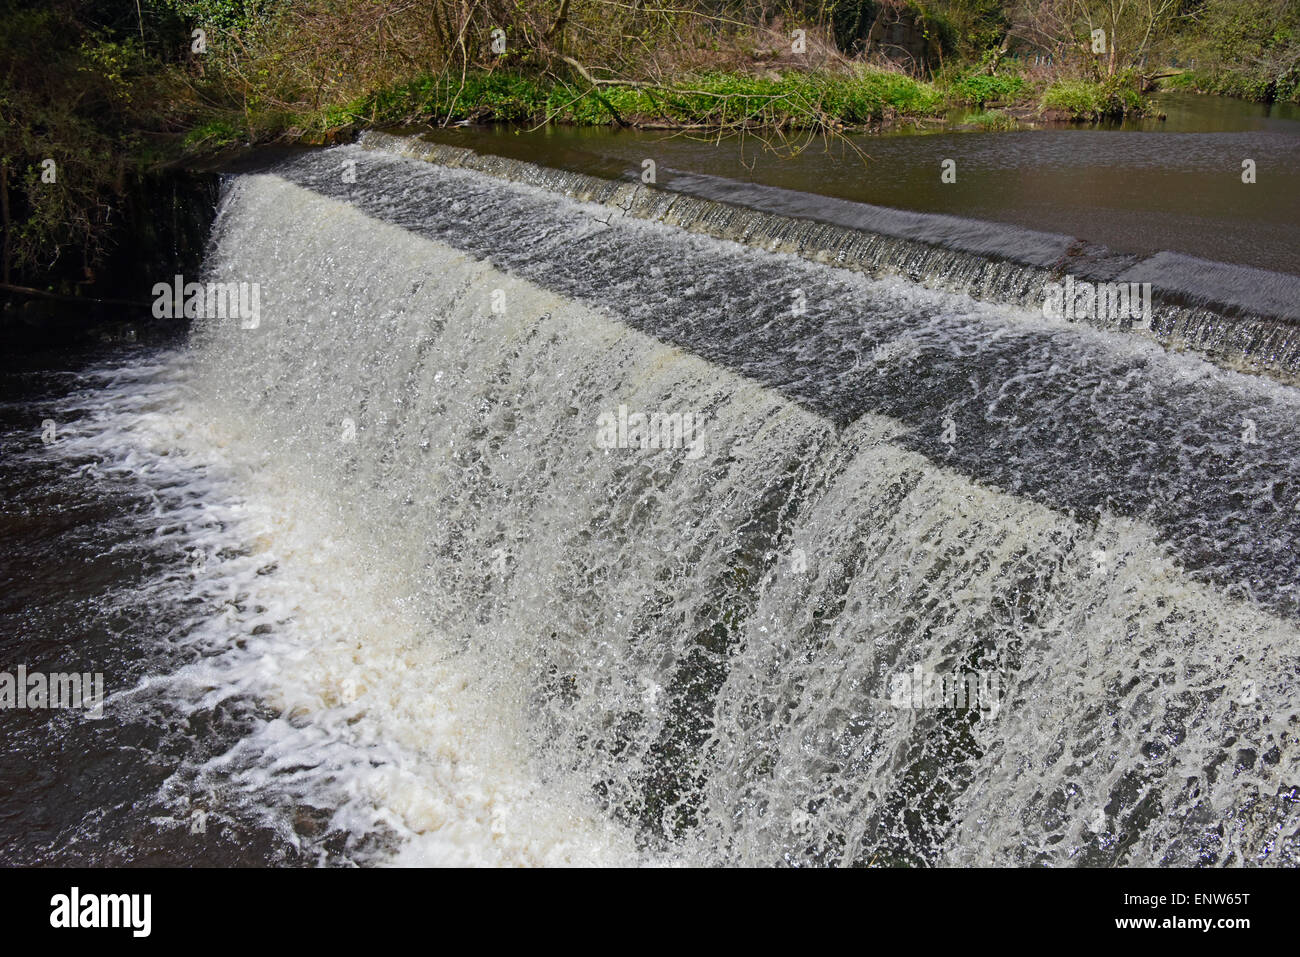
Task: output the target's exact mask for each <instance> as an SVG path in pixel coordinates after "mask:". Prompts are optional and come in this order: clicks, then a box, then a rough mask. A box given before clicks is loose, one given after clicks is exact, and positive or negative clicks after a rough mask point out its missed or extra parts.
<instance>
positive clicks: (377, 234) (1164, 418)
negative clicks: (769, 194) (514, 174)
mask: <svg viewBox="0 0 1300 957" xmlns="http://www.w3.org/2000/svg"><path fill="white" fill-rule="evenodd" d="M347 161H355V162H356V164H357V165H356V169H357V171H358V174H359V175H358V182H357V183H355V184H345V183H343V182H342V181H341V179H340V177H339V170H340V168H341V167H342V166H343V165H344V164H345V163H346V162H347ZM208 268H209V270H210V274H211V276H213V277H216V278H221V279H226V280H242V281H256V282H259V283H261V287H262V320H261V324H260V326H259V327H258V328H256V329H244V328H241V327H240V324H239V323H238V322H234V321H230V320H211V321H201V322H199V323H197V324H196V325H195V328H194V330H193V332H192V335H191V337H190V341H189V342H188V344H186V345H184V346H180V347H175V348H168V349H164V350H161V351H159V352H157V353H138V352H137V353H127V354H124V355H120V356H110V357H107V358H105V357H99V358H97V359H95V360H93V361H91V362H90V363H89V364H88V365H87V366H86V367H85V368H83V369H81V370H79V371H77V372H76V373H75V374H70V375H49V374H45V375H37V376H34V377H33V376H28V377H27V378H20V379H19V380H15V381H18V382H19V384H18V385H17V386H15V387H14V390H13V393H12V395H13V398H12V399H11V401H10V402H9V403H8V405H7V406H6V409H7V412H6V420H5V422H6V428H7V429H8V431H7V432H6V438H5V442H6V450H7V454H6V456H5V459H4V462H5V463H6V464H5V469H6V471H5V472H4V473H3V476H4V479H3V480H4V482H5V488H6V503H8V502H10V501H11V500H12V501H14V502H15V503H16V505H15V507H13V508H9V507H8V506H7V507H6V520H7V521H8V522H12V523H15V527H16V528H17V533H16V535H14V536H10V539H11V543H12V542H16V543H17V545H16V547H12V548H11V546H6V548H7V549H10V550H9V551H7V552H6V560H7V562H8V564H7V569H6V580H7V581H13V582H18V583H19V584H18V585H17V586H14V587H19V588H27V589H29V590H28V591H26V592H21V591H19V592H11V593H10V594H11V596H12V597H10V598H9V599H7V602H6V606H5V607H6V614H7V616H8V617H7V625H6V634H8V635H12V636H15V638H18V640H19V641H20V642H21V644H19V645H17V646H15V647H21V648H22V649H23V653H24V654H28V656H29V658H31V659H32V660H39V661H41V662H42V663H46V667H48V668H50V669H51V670H53V668H54V663H55V662H58V663H61V664H62V663H64V662H67V661H69V660H70V659H69V657H68V656H69V655H74V656H75V655H82V656H84V657H86V658H87V660H90V659H94V660H96V661H102V662H103V663H104V665H105V667H104V670H105V671H106V674H107V677H108V684H109V689H110V692H111V693H112V694H113V697H112V698H111V699H110V702H109V705H108V707H107V709H106V712H107V716H106V718H105V719H104V722H103V723H102V724H100V725H97V726H96V727H94V728H91V727H90V725H89V723H87V722H80V721H78V720H76V718H75V716H62V717H60V718H59V719H57V720H59V721H61V722H62V724H58V725H57V726H55V727H48V726H46V725H44V724H42V721H44V719H36V718H32V717H31V716H29V715H21V716H20V717H19V720H20V721H24V722H27V724H25V725H22V726H21V727H25V728H26V730H25V731H24V732H23V733H24V734H26V735H27V737H26V738H24V737H23V736H22V735H21V734H20V735H19V736H18V737H17V738H15V739H12V743H11V744H7V745H6V748H7V749H9V750H8V751H7V754H13V755H15V756H18V757H20V758H21V759H22V760H23V761H26V762H27V763H28V765H29V766H30V767H32V768H39V766H40V760H41V759H40V758H38V755H39V754H40V753H41V750H40V748H39V743H40V742H41V741H49V740H65V739H66V740H68V741H69V742H70V744H69V747H68V753H69V754H70V755H72V757H69V758H68V759H67V760H68V763H67V764H66V765H58V766H56V767H55V768H53V769H48V768H47V769H46V772H45V773H46V776H45V778H44V779H39V778H38V780H42V781H43V782H44V783H42V784H41V785H39V786H36V787H28V788H26V789H22V790H20V789H19V788H18V785H17V780H16V779H10V784H9V787H10V788H11V789H12V790H11V795H12V798H11V800H9V801H7V802H6V807H7V809H8V810H7V812H6V813H7V815H8V816H7V817H6V819H5V822H4V825H3V829H2V831H0V835H2V836H3V840H4V843H3V844H2V845H0V848H3V853H4V855H5V857H6V859H9V860H49V859H64V860H66V859H78V858H80V857H90V858H93V859H107V858H108V857H109V855H108V854H107V853H106V852H105V851H104V850H103V848H104V847H105V846H112V847H113V848H114V849H115V850H114V853H115V854H117V855H119V857H118V858H116V859H132V860H135V859H146V860H147V859H169V860H175V859H215V860H218V861H231V860H248V859H265V860H280V861H287V862H313V861H323V862H332V863H348V862H361V863H370V862H379V861H396V862H401V863H410V862H435V863H459V862H469V863H501V862H520V863H566V862H594V863H610V862H623V863H648V862H679V861H691V862H706V863H710V862H711V863H743V864H774V863H783V862H784V863H794V864H839V863H873V862H874V863H876V864H977V863H982V864H1026V863H1054V864H1070V863H1083V864H1116V863H1125V864H1157V863H1177V864H1195V863H1207V864H1208V863H1213V864H1242V863H1291V864H1294V863H1295V862H1296V857H1297V844H1296V836H1295V835H1296V828H1297V824H1298V823H1300V809H1298V808H1297V804H1296V800H1297V792H1296V785H1297V782H1296V771H1297V753H1296V747H1297V741H1296V727H1297V719H1298V713H1297V712H1298V706H1300V692H1298V691H1297V688H1296V678H1297V666H1298V664H1300V662H1298V661H1297V655H1296V649H1297V644H1296V639H1297V637H1300V635H1298V633H1297V629H1298V625H1300V594H1298V592H1297V584H1296V582H1297V575H1296V573H1297V561H1300V559H1297V555H1296V549H1295V543H1296V541H1297V537H1298V533H1300V498H1298V496H1300V441H1298V440H1300V434H1298V432H1300V428H1298V423H1300V416H1298V415H1297V411H1300V393H1297V392H1296V391H1295V390H1294V389H1291V388H1289V387H1287V386H1284V385H1281V384H1278V383H1275V382H1272V381H1269V380H1267V379H1262V378H1257V377H1251V376H1245V375H1241V374H1238V373H1235V372H1231V371H1226V370H1224V369H1221V368H1218V367H1216V366H1213V365H1210V364H1208V363H1206V362H1205V361H1203V360H1202V359H1200V358H1198V357H1196V356H1195V355H1191V354H1186V355H1179V354H1173V353H1169V352H1166V351H1165V350H1164V349H1162V348H1161V347H1160V346H1159V345H1157V344H1155V343H1152V342H1150V341H1147V340H1143V339H1138V338H1136V337H1132V336H1119V335H1115V334H1113V333H1108V332H1105V331H1101V330H1096V329H1091V328H1087V327H1080V326H1072V325H1065V324H1060V323H1053V322H1051V321H1049V320H1045V319H1043V318H1042V316H1041V313H1039V312H1037V311H1034V310H1029V309H1026V308H1024V307H1020V306H1016V305H995V304H989V303H978V302H975V301H974V300H971V299H969V298H966V297H964V296H961V295H956V294H952V293H946V292H940V291H935V290H932V289H927V288H923V287H921V286H919V285H916V284H914V283H912V282H909V281H906V280H903V279H897V278H880V279H872V278H868V277H866V276H862V275H858V274H855V273H850V272H847V271H843V270H839V269H835V268H833V267H831V266H829V265H825V264H817V263H810V262H808V261H806V260H803V259H799V258H795V257H792V256H786V255H781V254H775V253H768V252H761V251H756V250H754V249H752V248H746V247H742V246H739V245H735V244H732V243H728V242H724V241H720V240H717V239H713V238H708V237H703V236H699V235H692V234H687V233H684V232H682V231H680V230H675V229H672V228H669V227H666V226H663V225H660V224H657V223H652V222H646V221H641V220H637V219H633V218H627V217H619V216H616V215H612V214H611V210H610V208H609V207H607V206H604V205H594V204H590V205H589V204H583V203H578V202H574V201H572V200H569V199H565V198H563V197H559V196H557V195H555V194H554V193H551V192H548V191H544V190H540V189H536V188H533V187H528V186H523V185H519V184H510V183H504V182H502V181H500V180H497V179H494V178H492V177H488V176H484V175H482V174H479V173H475V172H470V171H465V170H448V169H443V168H440V167H435V166H430V165H427V164H423V163H417V162H413V161H410V160H406V159H401V158H398V157H394V156H385V155H383V154H379V153H374V152H366V151H362V150H360V149H357V148H355V147H346V148H342V149H339V150H334V151H329V152H326V153H322V154H315V155H311V156H305V157H301V158H298V159H295V160H292V161H289V162H287V163H285V164H283V165H282V166H281V167H280V168H279V169H278V170H277V171H276V174H275V175H258V176H244V177H239V178H237V179H235V180H233V181H232V182H231V183H230V184H229V189H228V192H227V195H226V198H225V201H224V204H223V208H222V212H221V216H220V218H219V221H218V226H217V234H216V241H215V245H214V248H213V251H212V254H211V255H210V257H209V261H208ZM796 290H797V291H798V295H795V294H794V292H795V291H796ZM621 406H622V407H626V410H630V411H631V412H636V411H641V412H645V413H647V414H650V413H660V414H672V413H691V414H693V415H695V416H697V417H698V419H697V421H699V422H701V423H702V426H701V428H700V431H699V435H700V436H701V437H702V442H701V443H700V444H699V446H698V448H699V451H698V453H697V454H687V448H686V447H685V445H682V446H681V447H679V448H667V449H659V448H639V447H636V443H635V441H632V442H629V443H616V447H613V448H611V447H608V446H609V444H610V443H608V442H606V441H604V440H603V439H602V438H601V435H602V432H601V425H600V423H601V421H602V420H601V417H602V416H614V417H617V416H618V414H619V409H620V407H621ZM45 417H50V418H53V419H56V420H57V421H58V422H59V424H60V427H59V432H58V438H57V439H56V440H55V441H54V442H52V443H50V444H48V445H46V444H44V443H43V442H42V441H41V437H40V422H41V420H42V419H43V418H45ZM619 445H623V446H628V447H617V446H619ZM9 450H13V452H12V453H10V452H9ZM10 489H12V490H13V491H12V494H11V492H10ZM60 490H61V491H60ZM60 496H62V497H60ZM155 497H156V501H155ZM97 556H104V557H102V558H97ZM97 562H98V563H99V568H100V573H99V574H98V576H97V575H96V574H95V569H96V567H97V566H96V563H97ZM58 576H62V577H58ZM53 580H57V581H62V582H66V583H67V584H66V585H64V586H62V587H63V589H65V590H66V600H63V599H61V600H60V601H58V602H51V601H49V600H48V597H47V596H48V592H49V589H50V585H49V581H53ZM42 596H46V597H42ZM19 636H21V637H20V638H19ZM29 648H33V649H44V650H43V651H41V652H40V655H42V656H43V657H40V656H38V653H37V652H36V651H31V652H29V651H27V649H29ZM78 660H81V659H78ZM33 667H34V665H33ZM69 667H71V665H69ZM917 667H919V668H921V669H922V670H923V671H924V672H926V673H933V674H940V675H952V674H964V673H979V674H981V675H984V676H986V677H992V678H995V679H996V688H997V701H996V707H992V708H990V707H974V708H969V707H968V708H937V707H924V708H913V707H910V706H906V703H905V702H902V703H901V705H902V706H900V701H899V700H898V698H897V696H896V695H894V694H892V693H891V687H892V685H893V683H894V682H895V680H896V679H897V677H898V676H899V675H904V674H911V673H912V672H913V669H915V668H917ZM65 670H66V669H65ZM8 720H9V719H8V716H6V721H8ZM63 736H67V737H66V738H65V737H63ZM78 736H90V737H89V738H86V737H78ZM83 751H85V752H87V753H89V754H91V755H93V756H94V757H93V759H92V760H91V764H92V765H93V766H94V767H96V768H99V770H98V771H96V772H91V773H88V774H87V775H86V777H87V778H88V779H89V780H88V781H87V785H88V786H87V787H85V788H82V789H77V791H76V793H77V795H78V796H77V797H76V798H75V799H72V798H69V799H67V800H66V801H65V802H64V803H63V804H62V805H60V804H58V803H57V802H55V801H54V796H55V795H60V794H64V793H66V792H67V791H68V781H69V780H70V779H72V778H75V777H76V775H77V773H78V765H77V762H78V761H81V760H83V759H82V758H80V757H78V756H79V755H81V754H82V752H83ZM101 756H102V758H101ZM101 760H102V762H103V764H102V767H100V765H99V764H97V763H96V762H100V761H101ZM10 766H13V765H11V764H10V762H8V761H6V767H7V768H8V767H10ZM28 773H29V774H31V773H37V772H36V771H31V770H29V772H28ZM96 782H99V786H98V787H95V786H94V785H95V783H96ZM52 803H53V805H54V806H53V807H50V805H51V804H52ZM47 807H50V809H49V810H48V811H47V810H46V808H47ZM196 808H198V809H201V810H210V811H211V816H210V817H208V818H207V827H208V830H207V832H206V833H207V835H210V837H207V838H202V837H200V836H198V835H194V834H191V833H190V829H189V828H188V827H187V826H186V825H187V822H189V821H191V820H192V816H193V812H194V810H195V809H196ZM77 812H81V817H78V816H77ZM42 814H45V820H46V821H47V823H46V824H45V825H43V826H44V831H41V832H40V834H41V836H40V837H28V836H25V835H27V834H29V833H37V831H36V830H34V829H32V828H30V827H29V826H28V822H32V821H37V820H41V819H42V818H41V815H42ZM96 855H99V857H96Z"/></svg>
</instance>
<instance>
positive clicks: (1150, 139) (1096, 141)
mask: <svg viewBox="0 0 1300 957" xmlns="http://www.w3.org/2000/svg"><path fill="white" fill-rule="evenodd" d="M1159 102H1160V104H1161V109H1163V110H1165V111H1166V113H1167V114H1168V119H1167V120H1166V121H1164V122H1161V121H1159V120H1156V119H1154V118H1151V119H1144V120H1141V121H1138V122H1134V123H1133V124H1129V125H1125V126H1122V127H1120V128H1118V129H1100V128H1096V127H1091V128H1089V127H1065V128H1054V129H1045V130H1023V131H1019V132H1013V133H983V132H969V131H963V132H956V131H948V132H938V133H931V134H928V135H924V136H917V135H903V134H899V135H889V136H851V137H845V138H840V139H832V140H825V139H821V138H813V139H808V138H806V137H805V138H803V139H799V140H795V139H792V140H790V141H789V144H788V145H790V146H796V147H800V149H799V152H798V154H797V155H795V156H791V155H789V151H788V150H785V151H781V152H779V153H774V152H771V151H766V150H765V149H764V147H763V143H762V141H761V140H760V139H758V138H757V137H754V136H746V137H738V136H737V137H729V138H724V139H722V140H720V141H719V140H718V139H716V138H700V139H692V138H689V137H686V136H684V135H677V134H665V133H662V132H653V133H651V132H638V131H634V130H614V129H607V128H604V127H601V128H596V129H591V128H572V127H548V128H542V129H537V130H518V129H514V128H509V127H484V128H463V129H454V130H440V131H437V132H436V133H433V134H430V135H431V136H432V137H433V138H434V139H437V140H439V141H441V142H450V143H454V144H456V145H459V146H467V147H471V148H473V149H478V150H481V151H486V152H494V153H499V154H501V155H505V156H511V157H514V158H517V159H525V160H530V161H534V162H538V163H542V164H545V165H548V166H558V167H562V168H567V169H574V170H580V171H582V172H586V173H593V174H595V175H599V176H613V177H632V176H639V175H640V172H641V163H642V161H643V160H644V159H647V158H651V159H654V160H655V161H656V163H657V164H658V173H659V176H658V181H659V184H660V185H663V186H667V187H668V188H672V186H673V174H674V171H682V172H691V173H708V174H711V175H715V176H722V177H726V178H728V179H734V180H741V181H747V182H755V183H761V184H764V185H768V186H779V187H783V188H785V189H792V190H800V191H803V192H809V193H818V194H821V195H825V196H834V197H838V198H841V199H850V200H855V201H858V202H864V203H873V204H876V205H880V206H891V207H898V208H903V209H916V210H922V211H925V212H939V213H951V214H954V215H958V216H967V217H971V218H975V219H986V220H993V221H995V222H1005V223H1012V224H1015V225H1018V226H1026V227H1029V228H1032V229H1043V230H1050V231H1052V232H1058V233H1065V234H1068V235H1071V236H1078V237H1080V238H1082V239H1087V240H1091V241H1094V242H1100V243H1104V244H1105V245H1107V246H1110V247H1112V248H1114V249H1117V250H1120V251H1122V252H1130V253H1147V252H1152V251H1155V250H1160V249H1171V250H1175V251H1177V252H1183V253H1188V254H1190V255H1193V256H1198V257H1200V258H1203V259H1211V260H1218V261H1222V262H1230V263H1239V264H1243V265H1249V266H1256V267H1259V268H1263V269H1271V270H1275V271H1281V272H1293V273H1300V108H1297V107H1295V106H1292V105H1286V104H1274V105H1273V106H1272V107H1268V106H1264V105H1262V104H1257V103H1246V102H1243V101H1239V100H1232V99H1228V98H1225V97H1198V96H1191V95H1187V94H1180V95H1167V96H1165V97H1162V98H1161V99H1160V101H1159ZM944 159H953V160H955V161H956V163H957V181H956V182H955V183H942V182H941V181H940V177H939V174H940V164H941V162H942V161H943V160H944ZM1243 159H1253V160H1254V161H1255V164H1256V168H1257V181H1256V182H1255V183H1254V184H1250V185H1247V184H1243V183H1242V182H1241V164H1242V160H1243Z"/></svg>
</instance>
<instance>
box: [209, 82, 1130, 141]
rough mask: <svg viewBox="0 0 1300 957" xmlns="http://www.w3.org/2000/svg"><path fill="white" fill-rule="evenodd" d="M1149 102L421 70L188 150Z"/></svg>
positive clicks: (996, 90)
mask: <svg viewBox="0 0 1300 957" xmlns="http://www.w3.org/2000/svg"><path fill="white" fill-rule="evenodd" d="M1146 106H1147V101H1146V98H1145V97H1143V96H1142V95H1141V94H1140V93H1139V92H1138V90H1137V88H1136V86H1135V85H1134V84H1133V82H1132V80H1131V79H1130V78H1124V79H1123V80H1121V81H1118V82H1115V81H1112V82H1107V81H1089V80H1082V79H1075V80H1056V81H1053V80H1050V79H1048V78H1045V77H1040V78H1039V79H1038V80H1037V81H1035V80H1033V79H1030V78H1026V77H1023V76H1020V75H1018V74H1016V73H1014V72H1009V71H1005V70H1004V72H1002V73H1000V74H988V73H981V74H972V73H970V72H958V73H954V74H952V75H950V76H946V77H939V78H937V79H935V80H933V81H925V80H919V79H916V78H913V77H910V76H907V75H906V74H903V73H900V72H898V71H891V70H885V69H873V68H871V67H869V66H865V65H853V66H850V67H848V68H846V69H843V70H837V71H829V70H826V71H807V72H804V71H798V72H796V71H790V72H785V73H779V72H776V71H768V72H767V73H766V74H762V75H755V74H753V73H740V72H732V73H717V72H715V73H700V74H696V75H688V76H683V77H681V78H679V79H678V80H676V81H675V82H673V83H671V84H668V83H649V82H646V83H635V84H632V83H629V84H627V85H614V86H592V85H591V84H589V83H585V82H582V81H581V80H577V81H575V80H572V79H563V78H555V77H545V76H543V77H538V76H530V75H527V74H524V73H520V72H515V71H511V70H508V69H498V70H476V71H470V72H466V73H465V74H463V75H449V74H446V73H443V74H439V75H431V74H424V75H421V76H418V77H415V78H413V79H410V80H404V81H399V82H396V83H394V84H392V85H391V86H386V87H384V88H382V89H379V90H376V91H374V92H372V93H369V94H365V95H362V96H358V97H354V98H352V99H350V100H348V101H346V102H339V103H329V104H327V105H325V106H322V107H320V108H317V109H315V110H310V111H303V112H294V111H286V110H276V109H270V110H235V109H231V110H227V111H226V112H225V114H224V115H222V116H219V117H213V118H211V119H208V120H206V121H205V122H202V123H199V124H196V125H195V127H194V128H193V129H192V130H191V131H190V132H189V133H188V134H187V135H186V138H185V148H186V149H187V150H188V151H190V152H192V153H202V152H204V151H210V150H214V149H221V148H224V147H227V146H231V145H235V144H238V143H249V142H251V143H257V142H267V141H271V140H289V141H295V142H308V143H329V142H335V141H338V140H340V139H342V138H344V137H346V136H348V135H350V134H351V133H352V132H353V131H354V130H355V129H357V128H360V127H365V126H386V125H407V124H420V123H433V124H437V125H446V124H450V123H459V122H472V123H521V124H545V123H558V124H569V125H577V126H619V127H635V128H638V129H681V130H705V131H717V130H724V129H740V128H747V129H765V130H813V131H861V130H873V129H880V128H883V127H887V126H889V125H890V124H893V123H896V122H904V121H909V120H918V119H934V120H940V119H946V118H949V117H951V116H953V115H954V114H963V113H964V114H966V116H965V122H967V123H970V124H973V125H977V126H980V127H982V128H985V129H1011V128H1016V127H1017V126H1018V124H1019V122H1020V121H1022V120H1026V119H1032V118H1050V119H1067V120H1078V121H1089V120H1097V119H1101V118H1106V117H1120V116H1123V115H1126V114H1133V113H1140V112H1141V111H1142V110H1143V109H1145V108H1146ZM1013 114H1014V115H1013ZM1017 117H1018V118H1019V119H1017Z"/></svg>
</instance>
